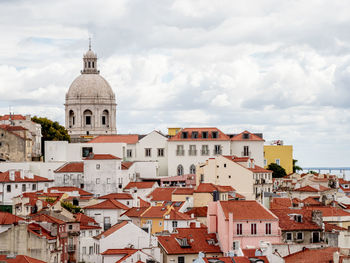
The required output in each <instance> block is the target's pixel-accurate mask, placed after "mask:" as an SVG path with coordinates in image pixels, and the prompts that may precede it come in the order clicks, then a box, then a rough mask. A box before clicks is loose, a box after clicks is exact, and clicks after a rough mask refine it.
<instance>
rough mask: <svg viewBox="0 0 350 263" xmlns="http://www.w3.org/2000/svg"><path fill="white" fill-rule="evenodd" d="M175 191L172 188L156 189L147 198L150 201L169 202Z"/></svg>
mask: <svg viewBox="0 0 350 263" xmlns="http://www.w3.org/2000/svg"><path fill="white" fill-rule="evenodd" d="M175 190H176V188H172V187H158V188H155V189H154V190H153V191H152V192H151V193H150V194H149V195H147V198H150V200H151V201H171V195H172V193H173V192H174V191H175Z"/></svg>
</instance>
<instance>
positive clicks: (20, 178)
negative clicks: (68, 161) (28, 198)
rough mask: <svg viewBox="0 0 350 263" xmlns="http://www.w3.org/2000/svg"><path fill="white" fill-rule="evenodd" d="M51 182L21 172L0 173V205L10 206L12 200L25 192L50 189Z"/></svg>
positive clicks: (29, 173)
mask: <svg viewBox="0 0 350 263" xmlns="http://www.w3.org/2000/svg"><path fill="white" fill-rule="evenodd" d="M52 183H53V180H49V179H47V178H44V177H41V176H37V175H33V173H31V172H27V171H23V170H19V171H18V170H17V171H16V170H9V171H7V172H4V173H0V193H2V194H1V195H0V204H3V205H12V198H13V197H15V196H18V195H20V194H22V193H26V192H35V191H39V190H44V188H47V187H50V186H51V185H52Z"/></svg>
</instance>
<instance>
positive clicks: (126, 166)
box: [122, 162, 134, 170]
mask: <svg viewBox="0 0 350 263" xmlns="http://www.w3.org/2000/svg"><path fill="white" fill-rule="evenodd" d="M133 164H134V162H122V170H129V168H130V167H131V166H132V165H133Z"/></svg>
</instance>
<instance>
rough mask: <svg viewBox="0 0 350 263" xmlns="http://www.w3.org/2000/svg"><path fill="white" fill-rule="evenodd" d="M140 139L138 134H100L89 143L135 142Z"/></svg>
mask: <svg viewBox="0 0 350 263" xmlns="http://www.w3.org/2000/svg"><path fill="white" fill-rule="evenodd" d="M138 141H139V136H138V135H137V134H120V135H119V134H118V135H100V136H97V137H96V138H94V139H92V140H91V141H89V143H128V144H135V143H137V142H138Z"/></svg>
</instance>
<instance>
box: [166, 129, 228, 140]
mask: <svg viewBox="0 0 350 263" xmlns="http://www.w3.org/2000/svg"><path fill="white" fill-rule="evenodd" d="M183 132H187V134H188V135H187V139H184V138H182V137H181V136H182V133H183ZM193 132H197V133H198V136H197V138H195V139H194V138H191V137H192V136H191V135H192V133H193ZM202 132H208V138H207V139H205V138H202ZM212 132H217V133H218V137H217V138H213V137H212ZM212 140H214V141H229V140H230V137H229V136H227V135H226V134H225V133H223V132H222V131H220V130H219V129H218V128H215V127H208V128H184V129H182V130H180V131H179V132H178V133H177V134H176V135H174V136H173V137H171V138H169V141H212Z"/></svg>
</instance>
